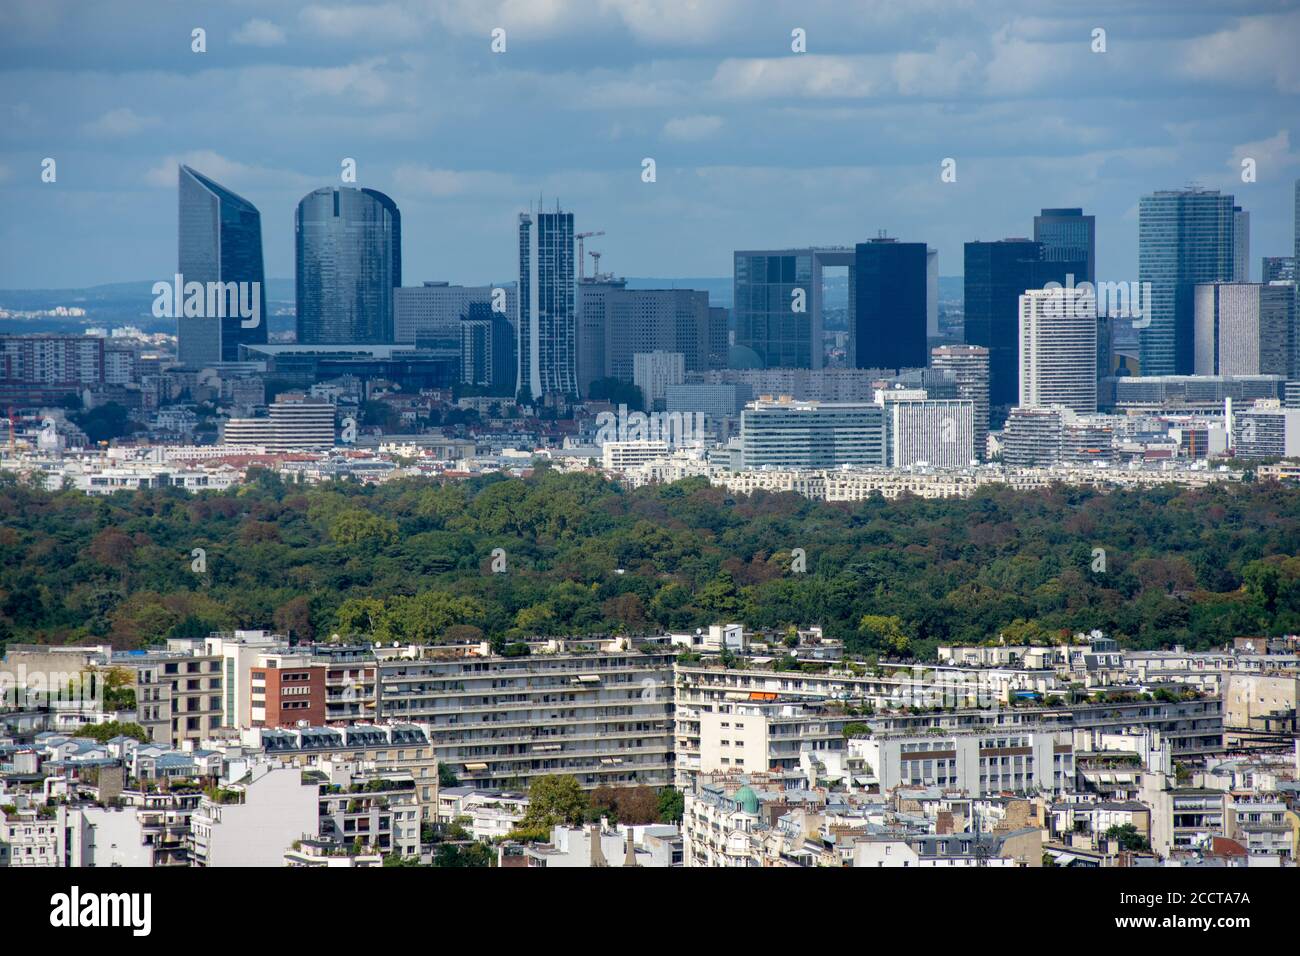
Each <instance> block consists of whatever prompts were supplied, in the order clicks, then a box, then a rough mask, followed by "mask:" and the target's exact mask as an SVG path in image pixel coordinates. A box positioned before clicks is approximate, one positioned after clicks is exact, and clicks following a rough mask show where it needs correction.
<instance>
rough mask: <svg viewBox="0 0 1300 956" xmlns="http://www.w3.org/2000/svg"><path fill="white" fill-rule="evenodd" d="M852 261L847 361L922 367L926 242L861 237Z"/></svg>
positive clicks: (871, 365) (867, 365) (861, 365)
mask: <svg viewBox="0 0 1300 956" xmlns="http://www.w3.org/2000/svg"><path fill="white" fill-rule="evenodd" d="M854 261H855V270H854V271H855V276H854V279H853V281H854V283H855V285H854V303H853V309H852V311H851V314H852V322H853V326H852V335H851V336H850V345H849V348H850V362H849V364H850V365H852V366H854V367H855V368H887V369H902V368H921V367H924V365H925V364H926V354H927V353H926V327H927V322H928V315H927V299H928V278H927V269H928V266H927V263H928V258H927V250H926V246H925V243H923V242H898V241H897V240H894V239H886V238H879V239H873V240H871V241H870V242H860V243H858V245H857V247H856V248H855V252H854ZM936 262H937V258H936ZM936 321H937V318H936Z"/></svg>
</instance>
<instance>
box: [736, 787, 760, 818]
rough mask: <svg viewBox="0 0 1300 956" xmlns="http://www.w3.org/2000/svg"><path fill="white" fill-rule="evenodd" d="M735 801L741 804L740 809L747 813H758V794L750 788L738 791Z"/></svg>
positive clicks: (742, 788)
mask: <svg viewBox="0 0 1300 956" xmlns="http://www.w3.org/2000/svg"><path fill="white" fill-rule="evenodd" d="M735 801H736V802H737V803H738V804H740V809H742V810H744V811H745V812H746V813H758V794H756V793H755V792H754V791H753V790H751V789H750V788H749V787H748V786H744V787H741V788H740V789H739V790H737V791H736V796H735Z"/></svg>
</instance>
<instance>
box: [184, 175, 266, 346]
mask: <svg viewBox="0 0 1300 956" xmlns="http://www.w3.org/2000/svg"><path fill="white" fill-rule="evenodd" d="M178 186H179V189H178V194H179V216H178V222H179V228H178V235H177V239H178V241H177V257H176V258H177V261H176V271H177V272H178V273H180V274H181V276H182V277H183V278H182V280H181V281H182V282H184V283H185V284H186V285H188V284H189V283H191V282H201V283H204V284H205V286H206V285H207V283H221V284H222V286H224V287H226V288H229V286H228V285H227V284H228V283H237V284H239V286H238V287H237V289H236V293H235V298H234V299H233V300H232V299H231V298H230V297H229V296H227V295H225V294H224V293H223V294H222V295H218V296H205V300H204V310H203V311H204V312H205V313H206V312H207V301H208V299H212V300H214V304H217V305H218V306H219V309H218V310H217V311H219V312H222V313H224V315H220V314H213V315H208V314H204V315H197V316H187V315H177V316H176V332H177V350H178V357H179V358H180V361H181V364H182V365H186V366H189V367H191V368H198V367H201V366H205V365H214V364H217V363H220V362H234V361H237V360H238V358H239V346H240V345H241V344H243V343H249V344H256V343H264V342H266V340H267V339H266V330H267V321H268V316H267V312H266V287H265V283H266V277H265V275H264V273H263V271H262V217H261V215H260V214H259V213H258V211H257V207H256V206H254V205H253V204H252V203H251V202H249V201H248V200H247V199H244V198H243V197H242V196H237V195H236V194H235V193H233V192H231V191H230V190H229V189H226V188H225V187H224V186H221V185H219V184H217V183H215V182H213V181H212V180H211V179H208V177H206V176H204V175H203V174H202V173H200V172H198V171H197V170H195V169H191V168H190V167H189V166H181V167H180V170H179V183H178ZM254 297H255V298H256V308H257V324H256V325H251V324H250V325H249V326H248V327H245V323H246V322H247V323H251V321H252V320H251V318H245V317H244V316H243V315H241V314H240V310H239V309H238V308H236V309H231V308H229V305H230V303H231V302H232V301H235V302H240V303H241V304H243V305H246V306H252V305H253V300H254ZM249 311H251V309H250V310H249ZM232 313H233V314H232Z"/></svg>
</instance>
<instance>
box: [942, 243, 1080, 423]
mask: <svg viewBox="0 0 1300 956" xmlns="http://www.w3.org/2000/svg"><path fill="white" fill-rule="evenodd" d="M965 260H966V280H965V298H966V303H965V307H966V343H967V344H968V345H981V346H983V347H984V348H986V349H988V350H989V405H990V408H991V409H996V410H998V412H997V413H996V414H992V415H991V417H992V418H993V420H994V424H995V425H996V424H1000V423H1001V421H1002V419H1003V418H1004V417H1005V416H1004V414H1003V413H1004V412H1005V410H1006V409H1007V408H1009V407H1011V406H1013V405H1015V404H1016V402H1017V401H1018V400H1019V398H1020V297H1021V296H1022V295H1024V294H1025V293H1026V292H1027V291H1029V290H1030V289H1041V288H1043V286H1045V285H1046V284H1047V283H1048V282H1057V283H1060V284H1061V285H1063V286H1064V285H1065V284H1066V280H1067V278H1068V277H1069V276H1070V275H1073V276H1074V282H1075V284H1076V285H1077V284H1078V283H1080V282H1082V281H1083V278H1082V276H1083V275H1084V273H1085V272H1086V271H1087V269H1088V263H1087V261H1086V260H1069V259H1058V260H1048V259H1046V258H1044V250H1043V244H1042V243H1041V242H1034V241H1033V240H1030V239H1002V240H1000V241H998V242H968V243H966V249H965Z"/></svg>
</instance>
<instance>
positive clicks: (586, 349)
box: [577, 273, 627, 397]
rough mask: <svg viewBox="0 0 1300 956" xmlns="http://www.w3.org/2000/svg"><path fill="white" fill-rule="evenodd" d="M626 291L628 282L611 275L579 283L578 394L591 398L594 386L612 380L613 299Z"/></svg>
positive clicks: (594, 277) (591, 278)
mask: <svg viewBox="0 0 1300 956" xmlns="http://www.w3.org/2000/svg"><path fill="white" fill-rule="evenodd" d="M626 288H627V280H626V279H620V278H617V277H615V276H613V275H611V274H608V273H606V274H604V275H599V276H592V277H590V278H584V279H582V280H581V281H580V282H579V283H578V300H577V311H578V316H577V377H578V394H579V395H582V396H583V397H586V396H589V395H590V394H591V383H592V382H594V381H596V380H598V379H603V378H609V377H610V375H611V373H610V370H609V368H610V362H609V359H608V352H607V350H608V335H609V332H610V325H611V322H612V318H611V313H610V305H609V300H610V297H611V296H613V295H615V294H617V293H619V292H621V291H623V290H624V289H626Z"/></svg>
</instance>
